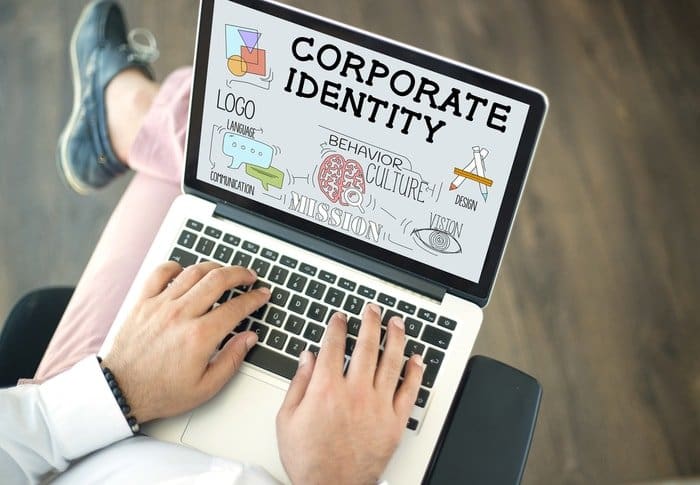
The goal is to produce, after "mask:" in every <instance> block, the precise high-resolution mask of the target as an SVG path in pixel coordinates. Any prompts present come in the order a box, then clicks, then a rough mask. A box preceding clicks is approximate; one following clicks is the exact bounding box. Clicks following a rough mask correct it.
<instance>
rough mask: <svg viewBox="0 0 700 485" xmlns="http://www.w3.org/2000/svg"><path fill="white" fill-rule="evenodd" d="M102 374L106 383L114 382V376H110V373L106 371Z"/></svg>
mask: <svg viewBox="0 0 700 485" xmlns="http://www.w3.org/2000/svg"><path fill="white" fill-rule="evenodd" d="M104 374H105V379H107V380H108V381H114V380H116V379H115V378H114V374H112V373H111V372H110V371H106V372H105V373H104Z"/></svg>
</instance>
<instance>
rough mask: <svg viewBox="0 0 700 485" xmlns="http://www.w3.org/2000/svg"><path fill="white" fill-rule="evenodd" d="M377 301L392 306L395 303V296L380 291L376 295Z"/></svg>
mask: <svg viewBox="0 0 700 485" xmlns="http://www.w3.org/2000/svg"><path fill="white" fill-rule="evenodd" d="M377 301H378V302H379V303H381V304H382V305H386V306H394V305H396V298H394V297H393V296H389V295H387V294H386V293H380V294H379V296H378V297H377Z"/></svg>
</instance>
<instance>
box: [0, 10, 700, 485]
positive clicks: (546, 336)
mask: <svg viewBox="0 0 700 485" xmlns="http://www.w3.org/2000/svg"><path fill="white" fill-rule="evenodd" d="M294 4H296V5H298V6H301V7H303V8H307V9H310V10H312V11H315V12H318V13H321V14H324V15H328V16H331V17H334V18H336V19H339V20H341V21H345V22H348V23H351V24H355V25H358V26H360V27H363V28H365V29H368V30H372V31H377V32H380V33H382V34H384V35H387V36H389V37H393V38H396V39H398V40H401V41H404V42H407V43H411V44H414V45H417V46H419V47H423V48H426V49H429V50H432V51H436V52H438V53H440V54H443V55H445V56H449V57H453V58H455V59H458V60H461V61H465V62H467V63H470V64H473V65H476V66H479V67H481V68H485V69H488V70H491V71H494V72H496V73H499V74H502V75H505V76H508V77H512V78H515V79H517V80H520V81H523V82H526V83H529V84H532V85H534V86H537V87H539V88H541V89H543V90H544V91H545V92H546V93H547V94H548V95H549V100H550V104H551V105H550V112H549V117H548V119H547V122H546V124H545V128H544V133H543V137H542V139H541V142H540V146H539V150H538V152H537V155H536V158H535V162H534V166H533V169H532V172H531V174H530V178H529V181H528V186H527V187H526V190H525V194H524V197H523V199H522V204H521V206H520V211H519V214H518V219H517V222H516V225H515V228H514V230H513V233H512V237H511V239H510V245H509V248H508V251H507V253H506V256H505V260H504V262H503V266H502V269H501V272H500V278H499V279H498V282H497V284H496V287H495V291H494V293H493V298H492V303H491V304H490V305H489V306H488V308H487V310H486V320H485V325H484V327H483V330H482V331H481V335H480V337H479V340H478V344H477V351H478V352H479V353H483V354H486V355H490V356H493V357H495V358H498V359H501V360H503V361H505V362H507V363H510V364H512V365H514V366H516V367H519V368H520V369H523V370H524V371H526V372H528V373H530V374H532V375H534V376H536V377H537V378H538V379H539V380H540V382H541V383H542V385H543V387H544V401H543V405H542V409H541V413H540V419H539V423H538V426H537V431H536V435H535V440H534V444H533V448H532V452H531V454H530V460H529V464H528V467H527V471H526V474H525V480H524V483H526V484H549V483H552V484H604V483H621V482H631V481H642V480H651V479H657V478H663V477H670V476H691V475H695V476H697V475H700V303H699V301H700V276H699V275H700V256H698V250H699V249H700V190H699V189H698V187H700V157H699V156H698V152H699V151H700V142H699V141H698V139H699V136H700V132H699V131H698V126H700V97H699V96H698V87H699V86H700V57H699V56H698V49H699V48H700V2H697V1H691V0H687V1H681V0H678V1H673V2H667V1H663V0H657V1H636V0H628V1H611V2H599V1H594V0H590V1H582V0H561V1H557V2H554V1H544V0H533V1H530V2H522V1H516V0H510V1H507V0H497V1H496V0H489V1H486V0H482V1H476V0H440V1H436V0H383V1H381V2H377V1H374V0H350V1H344V2H340V1H338V2H331V1H321V0H295V1H294ZM81 7H82V2H81V1H79V0H70V1H68V0H62V1H61V2H46V1H44V0H2V1H0V163H1V164H2V165H1V166H2V171H1V172H0V173H1V176H0V220H1V221H2V226H1V231H0V234H1V236H0V314H5V313H6V311H7V310H8V309H9V307H10V305H11V304H12V302H13V301H14V300H16V299H17V298H18V297H19V296H20V295H21V294H23V293H24V292H26V291H28V290H30V289H32V288H34V287H38V286H44V285H48V284H58V283H70V284H74V283H75V282H76V281H77V279H78V277H79V275H80V273H81V269H82V267H83V266H84V264H85V263H86V262H87V260H88V257H89V255H90V252H91V248H92V247H93V245H94V244H95V242H96V240H97V238H98V236H99V233H100V231H101V228H102V227H103V225H104V223H105V221H106V220H107V217H108V216H109V213H110V209H111V208H112V207H113V205H114V204H115V201H116V200H117V199H118V197H119V195H120V193H121V191H122V190H123V189H124V187H125V185H126V182H127V180H126V179H124V180H122V181H120V182H119V183H118V184H116V185H115V186H112V187H110V188H109V189H108V190H106V191H104V192H102V193H100V194H99V195H97V196H93V197H89V198H83V197H79V196H77V195H74V194H72V193H71V192H69V191H68V190H67V189H66V188H64V186H63V185H62V184H61V182H60V181H59V179H58V177H57V176H56V171H55V168H54V161H53V160H54V152H53V150H54V146H55V141H56V137H57V134H58V133H59V131H60V129H61V127H62V124H63V123H64V121H65V119H66V117H67V115H68V113H69V110H70V103H71V93H72V91H71V87H70V86H71V85H70V78H69V63H68V58H67V54H66V47H67V44H68V39H69V36H70V32H71V29H72V26H73V24H74V22H75V20H76V18H77V16H78V14H79V12H80V9H81ZM126 7H127V12H128V15H129V17H130V20H131V24H132V25H134V26H145V27H148V28H150V29H152V30H153V32H154V33H155V35H156V37H157V38H158V39H159V40H160V47H161V51H162V58H161V60H160V61H159V62H158V64H157V66H156V68H157V72H158V74H159V77H161V78H162V77H163V76H164V75H165V74H166V73H167V72H168V71H170V70H171V69H173V68H174V67H176V66H179V65H182V64H187V63H189V61H190V59H191V55H192V49H193V42H194V25H195V18H196V17H195V10H196V3H195V2H194V1H193V0H188V1H186V0H169V1H167V2H166V1H160V0H159V1H149V2H141V1H138V0H129V1H127V2H126Z"/></svg>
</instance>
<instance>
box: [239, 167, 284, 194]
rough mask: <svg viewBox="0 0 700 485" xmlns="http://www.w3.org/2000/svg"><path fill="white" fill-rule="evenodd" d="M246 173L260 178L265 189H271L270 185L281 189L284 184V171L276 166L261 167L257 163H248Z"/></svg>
mask: <svg viewBox="0 0 700 485" xmlns="http://www.w3.org/2000/svg"><path fill="white" fill-rule="evenodd" d="M245 173H247V174H248V175H250V176H251V177H253V178H254V179H257V180H259V181H260V183H261V184H262V186H263V189H265V190H269V188H270V185H272V186H273V187H277V188H278V189H281V188H282V185H283V184H284V172H282V170H280V169H278V168H275V167H268V168H260V167H256V166H255V165H246V166H245Z"/></svg>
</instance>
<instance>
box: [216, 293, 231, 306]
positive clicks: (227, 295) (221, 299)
mask: <svg viewBox="0 0 700 485" xmlns="http://www.w3.org/2000/svg"><path fill="white" fill-rule="evenodd" d="M229 298H231V291H230V290H226V291H224V293H223V294H222V295H221V296H220V297H219V299H218V301H217V303H219V305H221V304H223V303H226V302H227V301H228V299H229Z"/></svg>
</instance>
